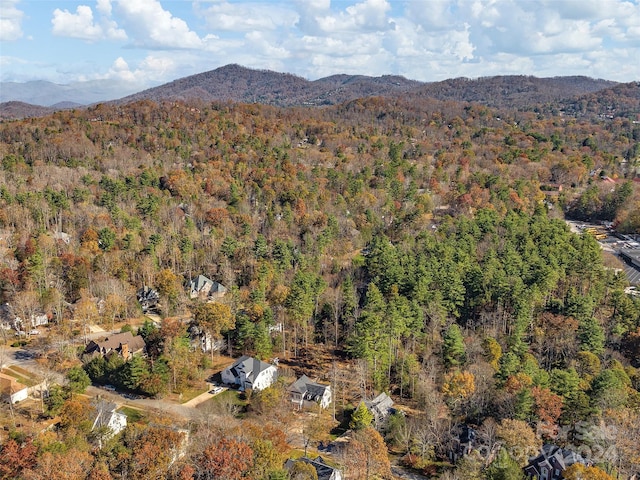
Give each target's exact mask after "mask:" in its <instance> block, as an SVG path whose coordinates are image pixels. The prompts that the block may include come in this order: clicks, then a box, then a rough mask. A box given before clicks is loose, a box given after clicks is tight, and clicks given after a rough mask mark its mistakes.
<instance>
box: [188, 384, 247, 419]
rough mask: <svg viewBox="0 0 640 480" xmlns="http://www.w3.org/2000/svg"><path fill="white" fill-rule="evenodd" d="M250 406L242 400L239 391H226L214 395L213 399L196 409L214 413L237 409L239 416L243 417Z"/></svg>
mask: <svg viewBox="0 0 640 480" xmlns="http://www.w3.org/2000/svg"><path fill="white" fill-rule="evenodd" d="M248 404H249V402H248V401H247V400H244V399H243V398H241V397H240V392H238V391H237V390H225V391H224V392H221V393H219V394H218V395H212V396H211V399H209V400H206V401H204V402H202V403H201V404H200V405H198V406H197V407H196V408H197V409H201V410H205V411H213V412H217V411H225V410H228V409H229V408H235V409H236V410H237V416H239V417H241V416H242V414H243V413H244V411H245V409H246V407H247V405H248Z"/></svg>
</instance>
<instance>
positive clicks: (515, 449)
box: [496, 418, 541, 466]
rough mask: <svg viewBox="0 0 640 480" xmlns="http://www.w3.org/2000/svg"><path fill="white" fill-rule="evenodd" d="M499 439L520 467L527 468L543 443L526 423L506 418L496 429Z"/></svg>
mask: <svg viewBox="0 0 640 480" xmlns="http://www.w3.org/2000/svg"><path fill="white" fill-rule="evenodd" d="M496 435H497V437H498V438H500V439H502V440H503V441H504V447H505V448H506V449H507V451H508V452H509V453H510V454H511V456H512V457H513V458H514V459H515V460H516V461H517V462H518V464H519V465H520V466H525V465H526V464H527V461H528V460H529V458H530V457H532V456H534V455H536V454H537V453H538V451H539V450H540V446H541V441H540V439H539V438H537V437H536V434H535V432H534V431H533V430H532V429H531V427H530V426H529V425H527V423H526V422H524V421H522V420H511V419H508V418H505V419H504V420H502V421H501V422H500V424H499V425H498V427H497V429H496Z"/></svg>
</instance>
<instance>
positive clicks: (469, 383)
mask: <svg viewBox="0 0 640 480" xmlns="http://www.w3.org/2000/svg"><path fill="white" fill-rule="evenodd" d="M475 391H476V385H475V377H474V376H473V373H471V372H467V371H464V372H461V371H459V370H456V371H454V372H449V373H447V374H446V375H445V377H444V381H443V383H442V395H444V397H445V398H446V399H447V400H448V401H450V402H453V403H455V402H457V401H459V400H462V399H465V398H468V397H470V396H471V395H473V392H475Z"/></svg>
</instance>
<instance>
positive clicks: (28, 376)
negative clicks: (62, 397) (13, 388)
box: [3, 365, 38, 387]
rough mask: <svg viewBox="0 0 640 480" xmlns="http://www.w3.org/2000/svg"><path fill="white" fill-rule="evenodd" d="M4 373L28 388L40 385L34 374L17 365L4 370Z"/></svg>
mask: <svg viewBox="0 0 640 480" xmlns="http://www.w3.org/2000/svg"><path fill="white" fill-rule="evenodd" d="M3 373H5V374H6V375H9V376H11V377H13V378H15V379H16V380H17V381H18V382H20V383H21V384H23V385H25V386H27V387H33V386H34V385H37V384H38V381H37V380H36V379H35V378H34V375H33V374H32V373H30V372H28V371H27V370H25V369H24V368H20V367H19V366H17V365H11V366H9V367H7V368H5V369H3Z"/></svg>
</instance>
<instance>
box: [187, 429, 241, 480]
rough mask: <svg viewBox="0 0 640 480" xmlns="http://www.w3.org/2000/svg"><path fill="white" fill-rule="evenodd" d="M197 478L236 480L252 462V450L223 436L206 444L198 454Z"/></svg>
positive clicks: (237, 441) (238, 441) (239, 441)
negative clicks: (198, 473)
mask: <svg viewBox="0 0 640 480" xmlns="http://www.w3.org/2000/svg"><path fill="white" fill-rule="evenodd" d="M196 463H197V465H198V467H199V469H200V472H201V475H199V478H206V479H212V480H213V479H218V478H224V479H228V480H237V479H240V478H243V477H244V476H245V473H246V472H248V471H249V470H250V469H251V466H252V464H253V450H251V447H250V446H249V445H248V444H247V443H245V442H243V441H241V440H234V439H232V438H227V437H223V438H221V439H220V440H218V441H216V442H214V443H212V444H210V445H209V446H207V447H206V448H205V449H204V450H203V451H202V453H201V454H200V455H199V456H198V458H197V460H196Z"/></svg>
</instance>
